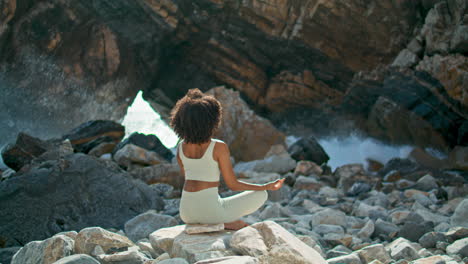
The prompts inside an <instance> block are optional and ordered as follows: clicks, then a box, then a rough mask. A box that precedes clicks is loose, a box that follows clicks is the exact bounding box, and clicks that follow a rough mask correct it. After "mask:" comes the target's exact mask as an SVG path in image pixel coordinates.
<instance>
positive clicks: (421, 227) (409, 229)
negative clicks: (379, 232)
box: [399, 221, 434, 242]
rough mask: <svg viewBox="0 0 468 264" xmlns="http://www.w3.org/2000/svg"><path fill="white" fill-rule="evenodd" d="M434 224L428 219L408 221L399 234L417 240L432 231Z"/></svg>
mask: <svg viewBox="0 0 468 264" xmlns="http://www.w3.org/2000/svg"><path fill="white" fill-rule="evenodd" d="M433 228H434V225H433V224H432V223H431V222H428V221H421V222H413V221H406V222H405V223H404V225H403V226H402V227H401V229H400V233H399V235H400V236H401V237H404V238H407V239H408V240H410V241H413V242H417V241H418V240H419V238H421V237H422V236H423V235H424V234H426V233H427V232H430V231H431V230H432V229H433Z"/></svg>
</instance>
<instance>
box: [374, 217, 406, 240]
mask: <svg viewBox="0 0 468 264" xmlns="http://www.w3.org/2000/svg"><path fill="white" fill-rule="evenodd" d="M399 230H400V229H399V228H398V227H397V226H396V225H394V224H392V223H389V222H387V221H384V220H382V219H380V218H379V219H377V221H375V230H374V236H376V237H379V236H381V237H383V238H385V239H388V238H393V237H395V236H396V235H397V234H398V231H399Z"/></svg>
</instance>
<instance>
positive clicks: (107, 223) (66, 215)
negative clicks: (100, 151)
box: [0, 153, 163, 246]
mask: <svg viewBox="0 0 468 264" xmlns="http://www.w3.org/2000/svg"><path fill="white" fill-rule="evenodd" d="M116 201H118V202H116ZM0 207H1V208H2V210H0V234H1V235H2V236H3V237H5V239H6V246H12V245H18V244H19V243H21V244H26V243H27V242H29V241H31V240H40V239H45V238H47V237H49V236H50V234H55V233H57V232H60V231H63V230H73V229H75V230H80V229H82V228H84V227H88V226H101V227H104V228H109V227H113V228H123V225H124V223H125V222H126V221H127V220H128V219H130V218H132V217H134V216H136V215H138V214H140V213H143V212H146V211H147V210H149V209H156V210H161V209H162V208H163V202H162V200H161V198H160V197H159V192H158V191H157V190H156V189H152V188H150V187H149V186H148V185H146V184H145V183H143V182H141V181H140V180H136V179H133V178H132V177H131V176H130V175H129V174H128V173H126V172H125V171H123V170H122V169H120V168H119V167H118V166H117V165H116V164H115V163H113V162H110V161H101V160H99V159H97V158H94V157H91V156H88V155H85V154H82V153H75V154H70V155H67V156H65V157H64V158H63V159H60V160H51V161H46V162H43V163H41V164H39V165H38V166H35V167H32V168H31V169H30V170H29V171H28V172H25V173H21V174H19V175H17V176H15V177H11V178H8V179H7V180H4V181H2V182H0ZM19 223H21V224H19Z"/></svg>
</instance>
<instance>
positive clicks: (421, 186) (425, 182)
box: [413, 174, 439, 192]
mask: <svg viewBox="0 0 468 264" xmlns="http://www.w3.org/2000/svg"><path fill="white" fill-rule="evenodd" d="M438 187H439V186H438V185H437V181H436V179H435V178H434V177H432V176H431V175H430V174H426V175H425V176H423V177H422V178H420V179H419V180H418V181H417V182H416V184H415V185H414V186H413V188H415V189H418V190H421V191H425V192H428V191H430V190H433V189H436V188H438Z"/></svg>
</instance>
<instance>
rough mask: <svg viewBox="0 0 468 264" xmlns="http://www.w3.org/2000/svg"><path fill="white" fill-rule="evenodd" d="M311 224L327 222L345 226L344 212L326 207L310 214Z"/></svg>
mask: <svg viewBox="0 0 468 264" xmlns="http://www.w3.org/2000/svg"><path fill="white" fill-rule="evenodd" d="M311 224H312V226H317V225H320V224H329V225H339V226H342V227H346V214H345V213H343V212H341V211H338V210H334V209H330V208H327V209H325V210H322V211H319V212H317V213H315V214H314V215H313V216H312V221H311Z"/></svg>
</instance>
